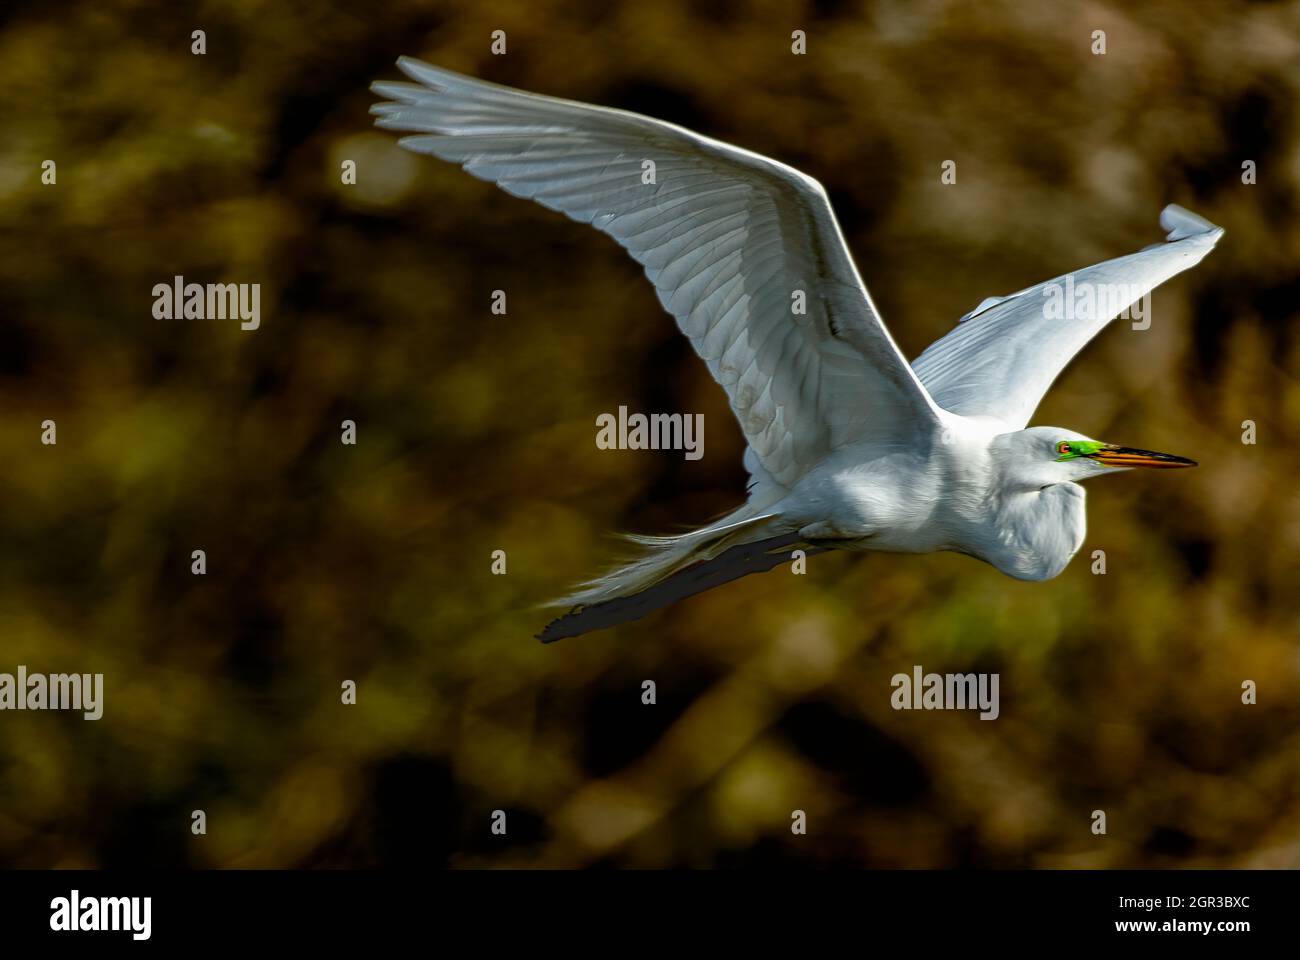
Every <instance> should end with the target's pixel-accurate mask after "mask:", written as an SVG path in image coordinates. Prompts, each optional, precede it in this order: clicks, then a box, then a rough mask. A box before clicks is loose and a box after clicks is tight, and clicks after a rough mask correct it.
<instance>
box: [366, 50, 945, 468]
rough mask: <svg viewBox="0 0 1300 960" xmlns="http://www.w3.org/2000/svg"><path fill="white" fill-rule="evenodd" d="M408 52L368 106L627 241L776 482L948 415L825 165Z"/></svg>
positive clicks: (483, 173) (470, 164) (408, 141)
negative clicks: (838, 211) (910, 355)
mask: <svg viewBox="0 0 1300 960" xmlns="http://www.w3.org/2000/svg"><path fill="white" fill-rule="evenodd" d="M398 65H399V66H400V67H401V69H402V70H403V71H404V72H405V73H406V74H407V75H408V76H410V77H411V78H412V79H414V80H417V81H419V82H418V83H417V84H410V83H376V84H374V85H373V87H372V89H373V90H374V91H375V92H376V93H377V94H379V95H380V96H383V97H386V98H388V99H389V100H390V101H391V102H388V103H378V104H375V105H374V106H373V107H372V108H371V111H372V112H373V113H375V114H377V115H378V117H379V119H378V120H377V121H376V124H377V125H378V126H380V127H383V128H386V129H390V130H401V131H409V132H412V133H415V134H416V135H415V136H408V137H404V138H403V139H402V140H401V145H402V146H404V147H406V148H408V149H410V150H414V151H417V152H420V153H430V154H433V155H434V156H437V157H441V158H442V159H444V160H450V161H452V162H454V163H459V164H460V165H461V166H463V167H464V168H465V170H467V171H468V172H469V173H472V174H473V175H474V176H476V177H479V178H480V179H484V180H490V181H493V182H495V183H496V184H497V185H499V186H500V187H501V188H502V189H504V190H506V191H507V192H508V193H511V194H514V195H515V196H519V197H527V198H531V199H533V200H536V201H537V202H538V203H540V204H542V205H543V206H546V207H550V208H551V209H553V210H559V211H560V212H562V213H564V214H567V215H568V216H569V217H571V218H573V219H574V220H578V221H580V222H583V223H590V224H591V225H592V226H594V227H595V228H596V229H598V230H601V231H603V232H604V233H607V234H609V235H610V236H611V237H613V238H614V239H615V240H617V241H618V243H619V244H620V245H622V246H623V247H624V248H625V249H626V250H627V251H628V252H629V253H630V254H631V255H632V256H633V257H634V258H635V259H636V260H637V261H638V262H639V263H640V264H641V265H642V266H643V267H645V272H646V275H647V276H648V277H649V278H650V281H651V282H652V283H653V284H654V286H655V290H656V291H657V292H658V294H659V299H660V301H661V302H662V303H663V305H664V308H665V309H666V310H667V311H668V312H669V313H671V314H672V315H673V316H674V317H676V318H677V322H678V325H679V326H680V327H681V330H682V332H683V333H685V334H686V335H687V336H688V337H690V339H691V342H692V344H693V345H694V347H695V350H696V352H698V353H699V355H700V356H701V357H702V358H703V359H704V361H705V363H707V364H708V367H709V370H710V372H711V373H712V374H713V376H714V378H715V379H717V381H718V382H719V383H721V384H722V386H723V387H724V388H725V389H726V391H727V394H728V396H729V397H730V400H731V408H732V410H733V411H735V414H736V417H737V419H738V420H739V421H740V426H741V429H742V430H743V431H744V434H745V437H746V439H747V440H748V441H749V446H750V449H751V451H752V452H753V455H754V457H755V458H756V459H757V461H758V464H759V466H760V467H761V469H762V471H764V472H765V473H766V474H767V475H768V476H769V477H770V478H771V479H772V480H775V481H776V482H777V483H778V484H780V485H782V486H788V485H790V484H792V483H793V482H794V481H795V480H796V479H798V478H799V477H800V476H801V475H802V474H803V473H804V472H806V471H807V470H808V469H809V468H810V467H812V466H813V465H814V464H816V463H817V462H818V461H819V460H820V459H822V458H823V457H824V456H826V454H827V453H829V452H830V451H832V450H834V449H837V448H838V447H841V446H843V445H845V444H848V443H854V442H860V441H870V440H881V441H886V440H891V439H895V438H901V437H904V436H911V437H913V438H915V436H916V435H917V434H918V433H921V432H923V431H925V430H927V429H932V428H933V427H934V426H935V425H936V424H937V422H938V417H939V416H940V414H939V412H938V410H937V409H936V408H935V405H934V404H933V403H932V402H931V400H930V398H929V397H928V396H927V394H926V392H925V390H924V389H923V388H922V387H921V385H920V383H919V381H918V380H917V378H916V376H915V375H914V374H913V372H912V368H911V367H910V366H909V365H908V363H907V361H906V359H905V358H904V357H903V356H902V354H901V353H899V351H898V347H897V346H896V345H895V344H894V341H893V339H892V338H891V337H890V335H889V333H888V331H887V330H886V329H885V327H884V325H883V324H882V323H881V322H880V318H879V316H878V315H877V313H876V310H875V308H874V306H873V305H872V303H871V299H870V297H869V296H868V294H867V291H866V288H865V287H864V286H863V284H862V280H861V279H860V278H859V276H858V273H857V270H856V269H855V267H854V265H853V262H852V260H851V259H850V257H849V253H848V251H847V249H846V248H845V246H844V238H843V236H842V235H841V233H840V230H839V227H838V225H837V224H836V222H835V217H834V215H833V214H832V212H831V207H830V202H829V200H828V199H827V197H826V192H825V191H824V190H823V189H822V187H821V185H820V184H818V183H817V182H816V181H815V180H812V179H811V178H809V177H806V176H804V175H803V174H801V173H799V172H798V171H797V170H794V169H792V168H790V167H787V166H785V165H784V164H780V163H777V162H776V161H774V160H770V159H768V158H766V157H762V156H759V155H758V154H755V153H751V152H749V151H747V150H742V149H740V148H738V147H733V146H729V145H727V144H725V143H720V142H718V141H716V140H710V139H708V138H706V137H702V136H699V135H698V134H695V133H692V132H691V131H689V130H686V129H683V128H682V127H678V126H674V125H672V124H668V123H663V122H661V121H658V120H653V119H650V118H648V117H643V116H640V115H637V114H634V113H628V112H626V111H622V110H611V109H606V108H603V107H595V106H590V105H588V104H583V103H575V102H572V101H567V100H558V99H554V98H552V97H544V96H540V95H537V94H533V93H525V92H523V91H519V90H512V89H510V88H508V87H502V86H498V85H496V84H491V83H486V82H484V81H481V80H476V79H473V78H471V77H466V76H462V75H460V74H457V73H452V72H451V71H448V70H443V69H440V68H438V67H434V66H430V65H429V64H425V63H421V62H420V61H418V60H412V59H410V58H405V57H404V58H402V59H401V60H399V61H398ZM647 161H649V162H652V163H653V166H651V165H650V163H648V162H647ZM651 174H652V175H651ZM747 462H749V458H748V457H747ZM751 465H752V464H751Z"/></svg>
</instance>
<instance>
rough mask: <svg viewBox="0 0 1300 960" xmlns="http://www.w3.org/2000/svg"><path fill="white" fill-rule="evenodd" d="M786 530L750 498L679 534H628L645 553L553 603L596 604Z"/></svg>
mask: <svg viewBox="0 0 1300 960" xmlns="http://www.w3.org/2000/svg"><path fill="white" fill-rule="evenodd" d="M778 532H783V531H782V530H781V518H780V515H779V514H774V513H758V512H757V511H756V510H755V508H754V505H753V503H752V502H751V503H747V504H745V505H744V506H743V507H740V508H739V509H738V510H734V511H733V512H731V513H729V514H727V515H726V516H725V517H722V518H721V519H719V520H717V521H716V522H714V523H711V524H709V525H708V526H707V527H701V528H699V529H698V530H692V531H690V532H689V533H684V534H681V535H680V536H675V537H644V536H637V535H635V534H627V535H626V536H627V539H628V540H630V541H631V542H633V543H635V544H637V545H638V546H640V547H641V548H642V550H643V553H642V556H640V557H637V558H636V559H634V560H632V561H630V562H628V563H625V564H624V565H623V566H620V567H615V568H614V569H613V570H610V571H608V572H607V573H604V574H602V575H601V576H599V577H596V578H595V579H594V580H589V581H587V582H586V583H584V584H582V585H581V586H580V588H579V589H577V590H575V591H574V592H573V593H570V594H568V595H567V596H564V597H560V598H559V599H557V600H554V601H552V603H551V604H548V606H552V605H553V606H583V607H586V606H591V605H593V604H597V603H605V602H607V601H610V600H615V599H618V598H620V597H627V596H630V595H632V594H635V593H640V592H641V591H643V590H647V589H649V588H650V587H653V586H654V585H655V584H658V583H661V582H662V581H664V580H666V579H668V578H669V577H671V576H672V575H673V574H675V573H679V572H680V571H682V570H685V569H686V568H687V567H692V566H694V565H695V564H698V563H702V562H704V561H707V560H712V559H714V558H715V557H717V556H718V555H719V554H721V553H722V552H723V551H725V550H727V549H728V548H730V547H734V546H737V545H738V544H744V543H752V542H754V541H758V540H762V539H764V538H765V537H770V536H772V535H773V534H774V533H778Z"/></svg>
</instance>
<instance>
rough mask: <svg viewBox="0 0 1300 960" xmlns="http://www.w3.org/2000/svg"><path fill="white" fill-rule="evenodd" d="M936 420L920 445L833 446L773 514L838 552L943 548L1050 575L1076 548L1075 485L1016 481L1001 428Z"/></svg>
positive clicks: (1080, 526) (1080, 502) (1079, 496)
mask: <svg viewBox="0 0 1300 960" xmlns="http://www.w3.org/2000/svg"><path fill="white" fill-rule="evenodd" d="M945 421H946V428H945V430H944V431H943V432H942V433H940V434H939V435H938V437H936V438H934V440H933V442H931V443H930V444H929V445H928V446H927V447H924V448H919V447H909V448H901V449H896V450H883V451H882V450H879V449H873V448H869V447H861V446H859V447H850V448H847V449H845V450H842V451H837V452H836V453H835V454H834V455H833V456H831V457H829V458H828V459H827V460H826V461H824V462H823V463H821V464H819V465H818V466H817V467H816V468H814V469H813V470H812V471H810V472H809V473H808V474H807V475H806V476H805V477H803V478H802V479H801V480H800V481H799V482H798V483H797V484H796V485H795V487H794V489H792V490H791V491H790V492H789V493H788V494H787V495H786V496H785V497H783V498H782V499H781V500H779V501H778V502H777V503H776V504H774V505H773V508H772V512H774V513H777V514H779V515H780V516H781V517H783V518H786V519H787V520H788V521H789V522H790V523H791V524H799V527H798V532H799V533H800V534H801V535H802V536H803V537H804V538H805V539H807V540H809V541H818V542H822V541H832V542H834V544H835V546H836V547H837V548H839V549H842V550H850V551H866V550H871V551H883V552H888V553H934V552H937V551H943V550H950V551H955V552H957V553H964V554H968V555H970V556H973V557H976V558H978V559H980V560H984V561H985V562H987V563H989V564H991V565H993V566H994V567H997V568H998V569H999V570H1001V571H1002V572H1003V573H1005V574H1008V575H1009V576H1012V577H1015V578H1017V579H1019V580H1048V579H1051V578H1052V577H1055V576H1056V575H1057V574H1058V573H1060V572H1061V570H1062V569H1064V567H1065V565H1066V564H1067V563H1069V561H1070V558H1071V557H1072V556H1074V554H1075V553H1076V552H1077V551H1078V549H1079V547H1080V546H1081V545H1082V544H1083V538H1084V533H1085V531H1086V526H1087V524H1086V516H1085V512H1084V496H1085V495H1084V490H1083V487H1081V486H1080V485H1079V484H1077V483H1074V482H1073V481H1070V480H1059V481H1057V482H1054V483H1049V484H1046V485H1043V486H1039V485H1036V484H1033V483H1028V484H1016V483H1015V482H1014V480H1013V479H1012V478H1011V477H1009V476H1008V471H1007V467H1008V466H1009V465H1012V464H1014V462H1015V461H1014V460H1011V459H1009V458H1008V457H1007V456H1005V452H1006V451H1005V444H1003V443H1000V442H999V437H1001V436H1004V435H1005V428H1003V427H1002V425H1001V424H998V423H996V422H995V421H991V420H987V419H980V418H967V417H959V416H952V415H949V416H947V417H945ZM1054 433H1059V434H1060V435H1061V436H1062V437H1067V438H1068V437H1071V436H1074V434H1072V433H1070V432H1069V431H1054Z"/></svg>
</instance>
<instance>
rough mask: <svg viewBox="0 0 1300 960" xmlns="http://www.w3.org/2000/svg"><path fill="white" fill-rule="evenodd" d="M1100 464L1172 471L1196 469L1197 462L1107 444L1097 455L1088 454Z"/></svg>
mask: <svg viewBox="0 0 1300 960" xmlns="http://www.w3.org/2000/svg"><path fill="white" fill-rule="evenodd" d="M1088 456H1089V457H1091V458H1092V459H1093V460H1096V461H1097V462H1098V463H1104V464H1105V465H1106V466H1108V467H1150V468H1152V469H1155V470H1170V469H1173V468H1175V467H1195V466H1197V463H1196V461H1195V460H1188V459H1187V458H1186V457H1176V456H1174V455H1173V454H1172V453H1156V452H1155V451H1154V450H1138V449H1136V448H1134V447H1117V446H1115V445H1114V444H1110V443H1108V444H1106V445H1105V446H1104V447H1102V448H1101V449H1100V450H1098V451H1097V452H1096V453H1090V454H1088Z"/></svg>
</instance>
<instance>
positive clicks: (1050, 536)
mask: <svg viewBox="0 0 1300 960" xmlns="http://www.w3.org/2000/svg"><path fill="white" fill-rule="evenodd" d="M992 519H993V522H992V524H991V533H992V535H991V536H990V537H988V539H987V542H988V544H989V548H988V550H987V555H986V556H985V557H984V559H985V560H987V561H988V562H989V563H991V564H993V566H995V567H997V568H998V569H999V570H1001V571H1002V572H1003V573H1006V574H1008V575H1009V576H1012V577H1016V578H1017V579H1020V580H1050V579H1052V578H1053V577H1055V576H1056V575H1057V574H1059V573H1060V572H1061V571H1062V570H1064V569H1065V566H1066V564H1068V563H1069V562H1070V558H1071V557H1073V556H1074V555H1075V553H1077V552H1078V550H1079V547H1081V546H1082V545H1083V538H1084V534H1085V532H1086V530H1087V519H1086V513H1085V511H1084V492H1083V487H1081V486H1079V485H1078V484H1076V483H1056V484H1052V485H1051V486H1049V487H1045V488H1043V489H1042V490H1032V491H1021V492H1010V493H1007V494H1005V495H1002V496H1000V497H999V498H998V502H997V503H996V505H995V507H994V510H993V511H992Z"/></svg>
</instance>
